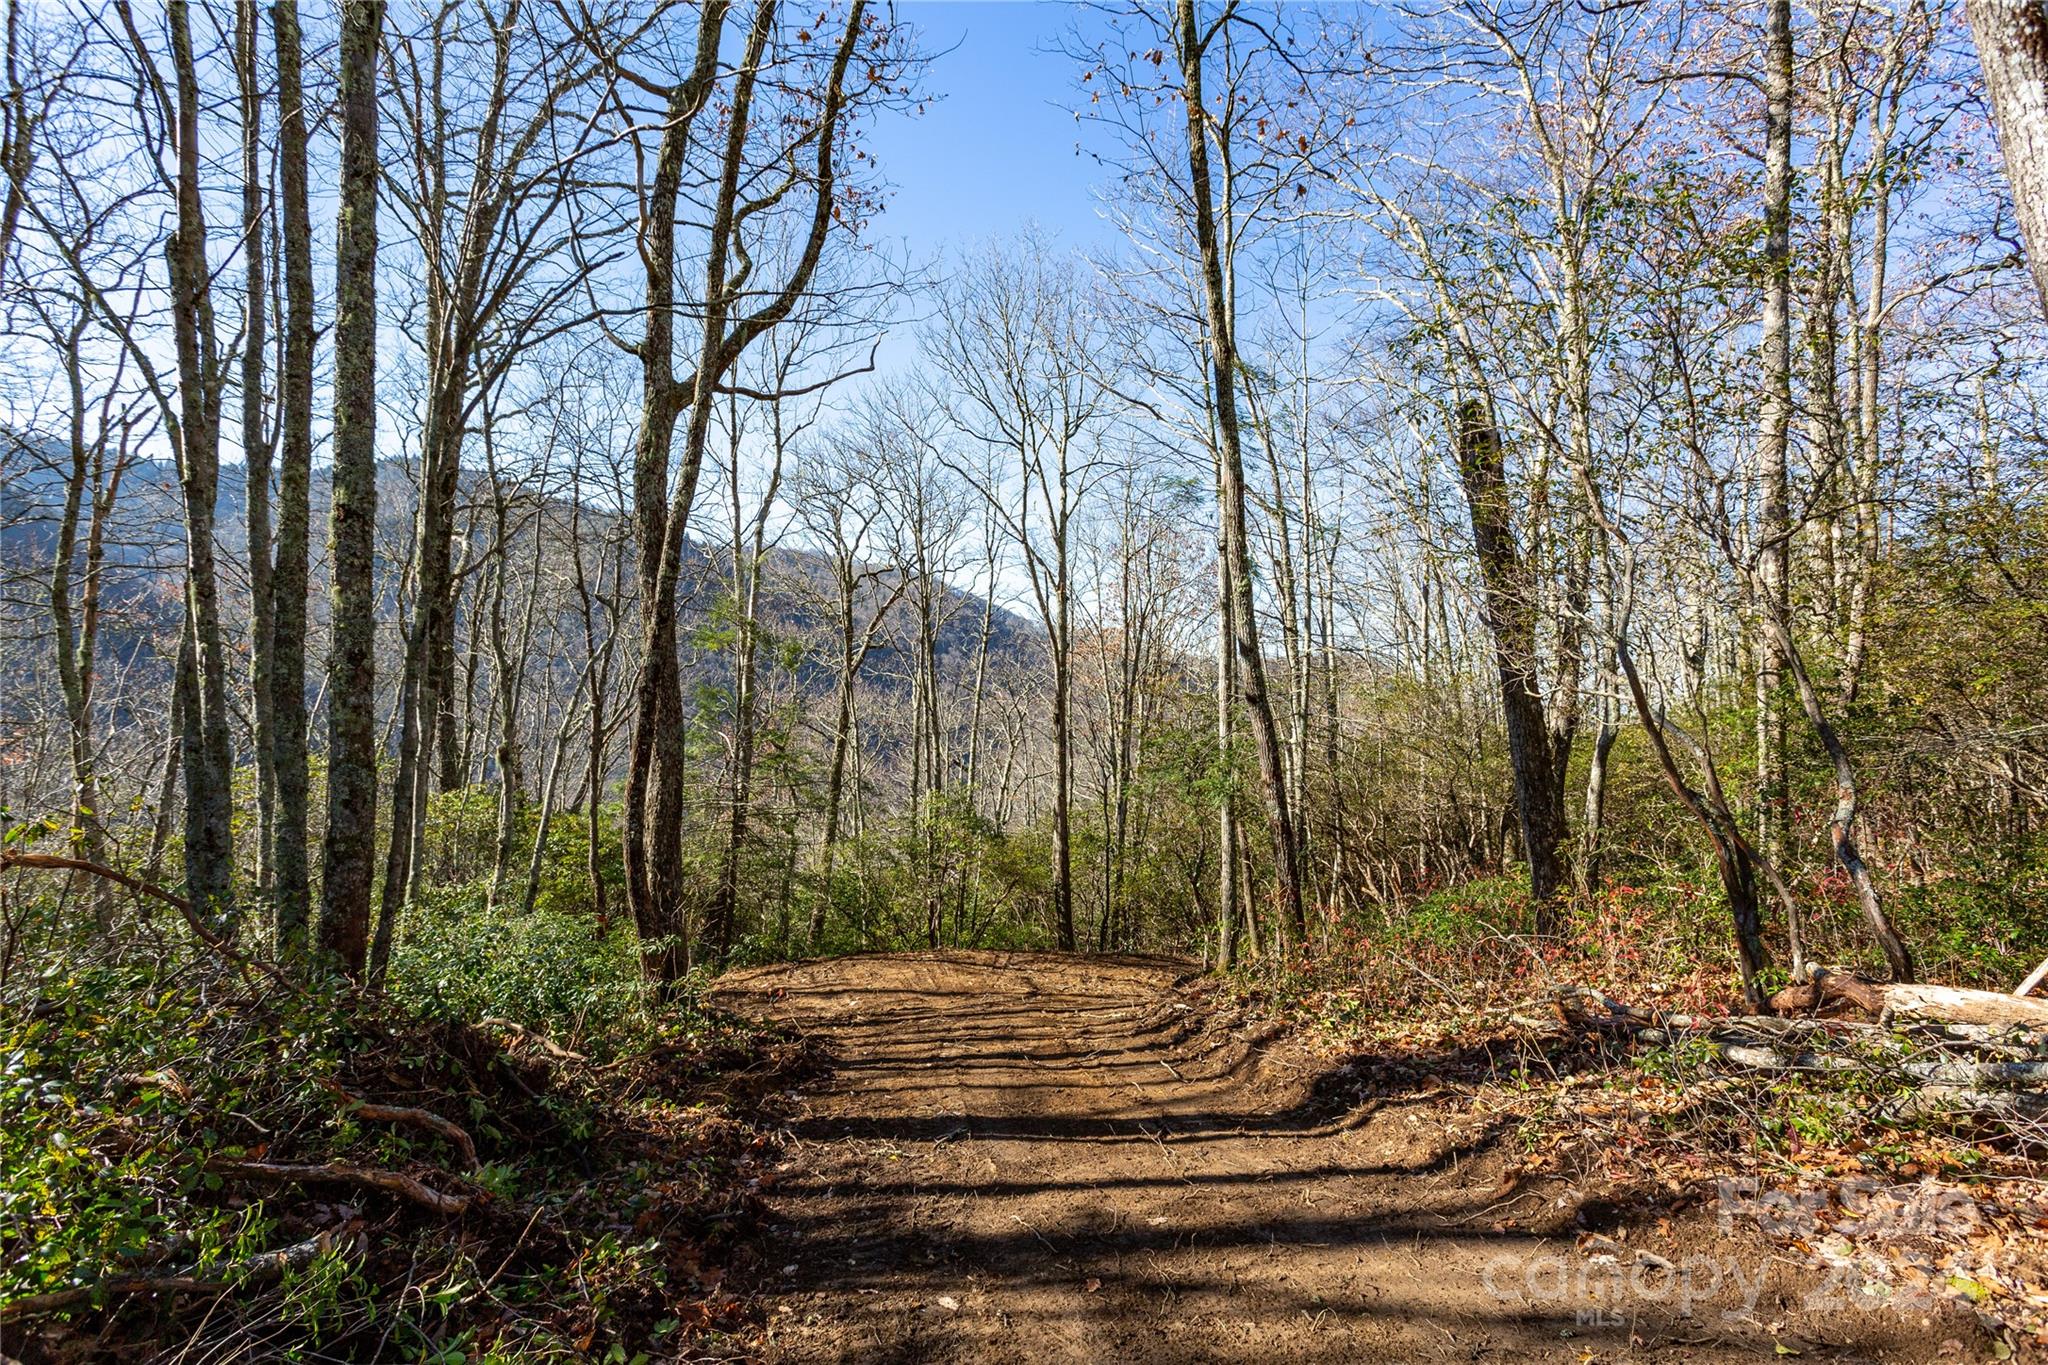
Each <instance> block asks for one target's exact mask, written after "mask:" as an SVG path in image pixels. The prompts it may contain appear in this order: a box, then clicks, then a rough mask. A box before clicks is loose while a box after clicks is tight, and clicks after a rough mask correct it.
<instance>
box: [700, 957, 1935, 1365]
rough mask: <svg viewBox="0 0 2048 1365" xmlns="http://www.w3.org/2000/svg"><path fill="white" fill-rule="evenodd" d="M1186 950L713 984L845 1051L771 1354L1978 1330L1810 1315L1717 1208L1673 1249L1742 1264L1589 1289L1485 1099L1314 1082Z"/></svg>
mask: <svg viewBox="0 0 2048 1365" xmlns="http://www.w3.org/2000/svg"><path fill="white" fill-rule="evenodd" d="M1185 973H1186V969H1185V968H1183V967H1177V966H1174V965H1171V964H1161V963H1158V962H1152V961H1145V960H1138V959H1122V958H1091V957H1069V956H1059V955H1051V954H1009V953H943V954H937V953H935V954H901V955H885V956H863V957H850V958H839V959H831V960H825V961H819V962H810V963H796V964H786V965H778V966H773V967H765V968H756V969H750V970H745V971H739V972H734V973H731V974H729V975H728V976H726V977H725V978H723V979H722V980H721V981H720V982H719V983H718V988H717V990H716V991H715V992H714V996H713V999H714V1001H715V1002H716V1003H718V1004H720V1005H723V1006H725V1007H727V1008H730V1009H734V1010H737V1011H739V1012H741V1013H745V1014H750V1015H754V1016H756V1017H763V1018H774V1019H778V1020H782V1021H785V1022H789V1023H792V1024H795V1025H796V1026H798V1027H800V1028H803V1029H805V1030H806V1031H808V1032H811V1033H812V1034H814V1035H815V1036H817V1037H819V1038H820V1039H821V1040H822V1041H823V1042H824V1044H825V1046H826V1048H827V1049H828V1052H829V1054H830V1056H831V1059H832V1063H833V1067H832V1071H831V1073H830V1074H829V1075H828V1076H827V1077H826V1078H824V1079H823V1080H822V1081H821V1082H820V1083H818V1084H817V1086H816V1087H815V1089H814V1091H813V1093H810V1094H809V1095H807V1096H805V1097H803V1099H802V1103H801V1105H800V1109H799V1113H798V1115H797V1116H796V1118H795V1119H794V1121H793V1122H792V1124H791V1133H790V1141H789V1143H788V1150H787V1153H786V1156H787V1166H788V1168H787V1169H786V1170H785V1171H784V1172H783V1173H782V1174H781V1176H780V1177H779V1180H778V1182H777V1183H776V1184H775V1185H774V1186H773V1187H772V1190H771V1192H770V1194H769V1196H768V1203H769V1218H768V1225H767V1229H766V1233H765V1237H766V1244H765V1247H764V1258H765V1264H766V1266H767V1271H766V1275H765V1278H766V1279H767V1280H768V1282H769V1283H768V1284H767V1285H766V1286H765V1297H766V1300H767V1303H766V1307H767V1317H768V1325H767V1336H766V1339H765V1344H764V1347H763V1349H764V1352H765V1354H766V1355H767V1356H768V1357H769V1358H770V1359H775V1360H789V1361H809V1360H820V1361H822V1360H846V1359H851V1360H872V1361H908V1360H1004V1361H1037V1360H1104V1361H1108V1360H1116V1361H1184V1360H1246V1359H1261V1358H1263V1359H1266V1360H1290V1361H1291V1360H1303V1361H1309V1360H1314V1361H1321V1360H1389V1361H1393V1360H1473V1359H1530V1360H1632V1359H1656V1360H1665V1359H1672V1360H1676V1359H1689V1360H1723V1359H1725V1360H1754V1359H1758V1358H1759V1357H1763V1358H1771V1357H1773V1356H1774V1355H1775V1345H1774V1342H1775V1340H1777V1339H1778V1338H1779V1337H1780V1336H1782V1335H1796V1336H1797V1337H1798V1339H1799V1340H1800V1341H1801V1342H1802V1343H1803V1344H1804V1345H1803V1348H1804V1349H1806V1350H1807V1353H1808V1354H1809V1356H1816V1355H1817V1356H1818V1357H1819V1358H1831V1357H1841V1356H1844V1355H1845V1354H1846V1356H1847V1357H1849V1358H1861V1359H1896V1360H1921V1359H1931V1358H1933V1356H1934V1352H1935V1349H1936V1346H1937V1345H1938V1344H1939V1342H1940V1341H1941V1339H1942V1338H1943V1337H1944V1336H1948V1335H1953V1334H1954V1329H1953V1327H1950V1328H1949V1329H1948V1330H1947V1331H1944V1330H1943V1329H1942V1326H1941V1324H1938V1323H1922V1322H1921V1321H1919V1320H1908V1319H1904V1318H1900V1317H1898V1316H1896V1315H1890V1314H1885V1315H1878V1314H1872V1313H1867V1312H1856V1311H1848V1310H1844V1311H1837V1312H1834V1313H1832V1314H1829V1313H1808V1312H1805V1311H1803V1309H1802V1307H1801V1303H1800V1293H1801V1288H1802V1280H1803V1278H1804V1275H1805V1272H1803V1271H1801V1270H1800V1269H1799V1268H1797V1267H1794V1266H1790V1265H1786V1264H1776V1265H1774V1264H1772V1263H1770V1261H1769V1260H1768V1258H1767V1257H1766V1256H1765V1255H1764V1254H1763V1253H1764V1252H1765V1250H1766V1249H1764V1248H1759V1247H1756V1246H1754V1245H1742V1244H1738V1243H1733V1242H1729V1243H1721V1242H1718V1241H1717V1240H1716V1239H1715V1238H1714V1236H1713V1221H1712V1217H1711V1215H1710V1214H1709V1215H1695V1216H1693V1217H1692V1218H1691V1219H1690V1220H1687V1221H1688V1224H1689V1226H1687V1227H1681V1228H1680V1229H1679V1230H1678V1231H1677V1233H1676V1234H1675V1237H1676V1240H1675V1241H1674V1242H1673V1243H1671V1244H1670V1245H1669V1246H1667V1247H1665V1248H1664V1250H1665V1252H1666V1254H1667V1255H1669V1256H1670V1257H1671V1258H1672V1259H1673V1260H1674V1261H1676V1260H1677V1259H1678V1249H1679V1248H1680V1247H1681V1246H1687V1247H1691V1248H1693V1249H1694V1252H1695V1254H1694V1255H1688V1256H1687V1257H1686V1258H1685V1260H1684V1264H1685V1265H1686V1266H1691V1265H1692V1264H1693V1263H1694V1261H1695V1260H1697V1261H1698V1262H1699V1264H1700V1265H1701V1266H1702V1267H1705V1266H1708V1265H1717V1266H1718V1265H1721V1264H1723V1263H1725V1264H1726V1266H1727V1267H1728V1269H1729V1270H1730V1271H1732V1272H1736V1274H1735V1276H1734V1278H1735V1283H1734V1284H1732V1285H1731V1284H1729V1283H1727V1282H1726V1280H1727V1277H1724V1276H1721V1275H1718V1274H1717V1275H1716V1277H1715V1279H1716V1284H1715V1286H1714V1292H1712V1293H1709V1292H1707V1289H1708V1286H1707V1284H1706V1282H1705V1279H1704V1276H1703V1275H1702V1277H1701V1278H1700V1280H1699V1281H1698V1282H1697V1283H1688V1282H1684V1281H1676V1280H1674V1281H1673V1282H1671V1283H1668V1284H1664V1285H1661V1286H1660V1285H1659V1284H1658V1282H1657V1279H1656V1277H1655V1276H1654V1275H1652V1276H1648V1277H1646V1280H1645V1283H1647V1285H1648V1291H1647V1292H1622V1293H1618V1294H1617V1293H1616V1292H1614V1287H1613V1286H1610V1285H1606V1284H1604V1283H1602V1282H1601V1281H1600V1277H1599V1276H1595V1277H1594V1279H1593V1281H1592V1282H1587V1281H1586V1280H1585V1278H1584V1271H1583V1270H1582V1269H1579V1268H1580V1267H1584V1266H1586V1265H1587V1264H1588V1261H1587V1258H1586V1257H1585V1256H1584V1255H1583V1254H1582V1253H1581V1252H1580V1251H1579V1250H1578V1249H1577V1248H1576V1247H1575V1245H1574V1243H1573V1240H1572V1239H1571V1238H1570V1237H1561V1238H1541V1237H1536V1236H1533V1235H1531V1234H1530V1233H1529V1232H1527V1231H1526V1230H1522V1229H1520V1228H1517V1227H1514V1226H1502V1224H1501V1221H1500V1219H1501V1215H1500V1213H1499V1210H1498V1209H1497V1208H1496V1206H1495V1194H1496V1192H1497V1187H1498V1185H1499V1181H1500V1176H1501V1173H1502V1171H1503V1169H1504V1162H1503V1159H1502V1158H1501V1156H1500V1155H1498V1154H1497V1153H1495V1152H1493V1151H1492V1150H1491V1148H1490V1139H1491V1138H1492V1137H1493V1136H1494V1135H1492V1134H1490V1133H1485V1132H1481V1131H1478V1130H1477V1129H1475V1128H1474V1127H1473V1121H1472V1120H1471V1118H1470V1116H1469V1114H1468V1113H1466V1112H1465V1111H1466V1109H1467V1107H1468V1106H1467V1105H1466V1104H1465V1102H1464V1101H1462V1100H1460V1099H1459V1098H1457V1097H1456V1096H1455V1095H1451V1094H1447V1093H1444V1092H1436V1093H1430V1094H1416V1095H1414V1096H1402V1097H1396V1098H1390V1099H1383V1100H1378V1101H1374V1102H1372V1104H1371V1106H1370V1107H1368V1108H1365V1109H1362V1110H1358V1111H1353V1112H1344V1111H1343V1110H1342V1108H1341V1107H1334V1106H1332V1105H1330V1104H1328V1103H1326V1102H1320V1101H1319V1100H1318V1099H1317V1096H1318V1094H1319V1093H1321V1091H1322V1089H1323V1088H1324V1087H1319V1085H1318V1080H1319V1078H1320V1077H1321V1067H1320V1065H1319V1064H1318V1063H1317V1062H1316V1061H1315V1059H1313V1058H1312V1057H1310V1056H1309V1055H1308V1054H1307V1053H1306V1052H1304V1051H1301V1050H1299V1049H1295V1048H1292V1047H1290V1046H1288V1045H1286V1044H1279V1045H1276V1046H1274V1047H1271V1048H1264V1049H1261V1048H1257V1047H1254V1046H1251V1045H1249V1041H1251V1040H1246V1039H1243V1038H1240V1037H1237V1036H1235V1035H1233V1034H1231V1033H1230V1032H1228V1030H1227V1029H1224V1028H1223V1027H1221V1025H1220V1022H1219V1021H1218V1020H1216V1019H1215V1018H1214V1017H1213V1016H1212V1015H1211V1014H1210V1013H1209V1012H1208V1010H1207V1008H1206V1006H1205V1005H1204V1004H1203V1002H1202V1001H1201V1000H1200V999H1199V997H1198V996H1196V995H1194V994H1193V993H1191V992H1189V991H1188V990H1186V989H1185V984H1184V982H1185ZM1523 1207H1524V1209H1526V1207H1527V1206H1526V1205H1525V1206H1523ZM1701 1253H1705V1254H1701ZM1626 1273H1627V1272H1626V1271H1623V1272H1622V1274H1623V1277H1624V1278H1625V1277H1626ZM1687 1299H1691V1300H1692V1302H1690V1303H1687V1302H1684V1300H1687ZM1589 1312H1598V1313H1600V1314H1602V1316H1600V1317H1598V1318H1593V1319H1589V1318H1588V1317H1586V1316H1584V1315H1585V1314H1587V1313H1589Z"/></svg>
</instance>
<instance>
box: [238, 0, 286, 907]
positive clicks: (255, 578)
mask: <svg viewBox="0 0 2048 1365" xmlns="http://www.w3.org/2000/svg"><path fill="white" fill-rule="evenodd" d="M257 27H258V24H257V18H256V0H236V4H235V74H236V76H237V77H238V80H239V84H240V86H241V106H242V261H243V265H244V267H245V268H246V272H247V279H248V291H249V301H248V305H247V307H246V308H245V310H244V314H243V324H242V458H243V462H244V463H243V468H244V471H245V472H246V474H247V476H248V477H247V487H246V493H245V498H246V501H245V504H244V510H245V511H246V512H247V514H248V552H249V661H250V679H249V682H250V688H249V691H250V710H251V711H252V712H253V713H254V717H255V726H254V730H255V733H254V734H253V735H252V736H251V739H252V741H253V743H254V746H255V749H256V886H257V889H258V891H259V893H260V894H261V895H262V896H263V898H264V900H265V902H266V904H267V903H268V901H269V899H270V893H271V889H272V881H273V877H274V869H273V867H272V863H273V858H274V847H275V845H274V840H275V837H276V816H277V775H276V769H275V766H274V764H275V754H274V753H273V749H272V746H273V745H274V744H275V742H276V740H275V726H274V724H273V722H272V717H271V684H270V670H271V654H272V646H271V641H272V639H273V630H274V628H275V621H274V617H273V616H272V612H271V581H270V456H271V448H270V433H269V430H268V429H267V423H266V420H265V417H264V405H263V368H264V348H265V347H266V346H268V345H269V335H268V327H267V325H266V324H267V322H268V320H269V314H270V299H269V286H268V284H267V283H266V282H265V274H264V259H263V243H264V218H265V214H264V208H263V178H264V176H263V82H262V74H261V71H260V69H259V66H258V61H257V41H256V36H257V35H256V30H257Z"/></svg>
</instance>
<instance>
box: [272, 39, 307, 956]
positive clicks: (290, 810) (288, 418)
mask: <svg viewBox="0 0 2048 1365" xmlns="http://www.w3.org/2000/svg"><path fill="white" fill-rule="evenodd" d="M271 26H272V29H273V31H274V34H275V38H276V42H277V101H278V134H277V136H278V158H277V159H278V175H279V181H280V185H279V189H280V191H281V193H280V198H281V201H282V202H281V205H280V207H281V210H282V220H283V221H282V224H281V226H282V231H281V232H280V233H279V240H280V241H281V242H282V243H283V248H284V301H285V318H284V358H283V368H282V371H281V373H280V374H279V376H278V380H279V383H278V434H279V437H280V454H281V456H282V459H281V462H280V465H279V469H278V485H277V503H278V505H277V558H276V564H275V567H274V569H273V570H272V573H271V580H270V597H271V631H270V642H271V643H270V650H271V660H270V688H271V699H270V723H271V733H272V736H273V757H272V760H271V764H272V771H273V773H274V778H273V780H274V781H275V783H276V787H277V817H276V825H275V828H274V830H273V832H272V839H271V846H272V859H273V887H272V899H273V901H274V903H275V905H276V916H277V938H278V948H279V951H280V953H281V954H282V955H283V956H284V957H285V958H286V959H287V960H290V959H296V958H301V957H303V956H304V954H305V950H306V935H307V925H308V921H309V919H310V917H311V915H310V905H309V900H310V897H311V894H312V891H311V884H310V883H311V878H310V875H309V872H310V870H309V868H308V866H307V861H308V849H307V840H308V837H309V836H308V830H307V809H306V808H307V799H308V793H309V790H310V787H311V785H312V782H311V776H310V773H309V771H308V764H307V758H306V727H307V716H306V638H305V637H306V592H307V574H308V567H307V561H308V553H309V552H308V545H307V541H308V539H309V523H310V520H311V516H312V513H311V501H312V499H311V486H312V468H313V342H314V327H315V319H314V316H313V223H312V212H311V209H310V207H309V205H308V190H307V184H306V179H307V169H306V110H305V98H304V94H303V92H302V90H301V82H300V70H301V64H302V60H303V58H302V55H301V53H300V50H299V7H298V3H297V0H275V4H274V6H273V8H272V10H271Z"/></svg>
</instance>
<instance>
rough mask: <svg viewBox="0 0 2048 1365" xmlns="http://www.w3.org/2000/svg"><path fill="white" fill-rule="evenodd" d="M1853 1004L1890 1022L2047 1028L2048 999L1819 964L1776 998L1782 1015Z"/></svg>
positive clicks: (1776, 1007)
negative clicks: (1872, 977)
mask: <svg viewBox="0 0 2048 1365" xmlns="http://www.w3.org/2000/svg"><path fill="white" fill-rule="evenodd" d="M1836 1003H1840V1004H1847V1005H1853V1006H1855V1007H1856V1008H1857V1009H1859V1010H1861V1011H1863V1012H1864V1013H1865V1014H1869V1015H1873V1016H1876V1017H1878V1018H1879V1019H1882V1020H1883V1021H1885V1022H1886V1023H1916V1024H1977V1025H1985V1026H1989V1027H1993V1028H2014V1027H2019V1028H2034V1029H2042V1030H2048V1001H2044V1000H2033V999H2028V998H2027V997H2025V996H2021V995H2006V994H2004V993H2003V992H2000V991H1978V990H1968V989H1965V988H1963V987H1960V986H1926V985H1918V984H1913V983H1908V982H1892V983H1889V984H1886V983H1884V982H1879V981H1867V980H1865V979H1863V978H1862V977H1859V976H1856V975H1855V974H1854V973H1851V972H1842V971H1829V970H1828V969H1826V968H1824V967H1817V968H1815V969H1814V970H1813V973H1812V975H1811V976H1809V977H1808V978H1807V979H1806V980H1804V981H1799V982H1795V983H1793V984H1792V985H1790V986H1787V987H1786V988H1785V989H1784V990H1782V991H1779V992H1778V993H1777V994H1776V995H1774V996H1772V997H1771V1008H1772V1009H1774V1010H1776V1011H1778V1012H1779V1013H1780V1014H1799V1013H1807V1012H1811V1011H1813V1010H1817V1009H1820V1008H1822V1007H1824V1006H1826V1005H1829V1004H1836Z"/></svg>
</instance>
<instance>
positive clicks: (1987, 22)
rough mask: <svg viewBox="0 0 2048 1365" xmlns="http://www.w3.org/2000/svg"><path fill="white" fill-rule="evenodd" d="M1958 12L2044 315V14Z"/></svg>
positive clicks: (1975, 6)
mask: <svg viewBox="0 0 2048 1365" xmlns="http://www.w3.org/2000/svg"><path fill="white" fill-rule="evenodd" d="M1963 8H1964V11H1965V12H1966V13H1967V14H1968V15H1969V18H1970V33H1971V36H1972V37H1974V38H1975V39H1976V41H1977V60H1978V63H1979V64H1980V65H1981V66H1982V67H1983V68H1984V86H1985V89H1986V90H1987V91H1988V92H1989V93H1990V95H1991V117H1992V122H1994V123H1995V124H1996V125H1997V126H1998V145H1999V147H2000V148H2001V149H2003V151H2004V152H2005V173H2006V178H2007V179H2009V180H2010V181H2011V182H2012V199H2013V207H2014V208H2015V209H2016V210H2018V215H2019V220H2020V231H2021V233H2022V234H2024V236H2025V238H2026V243H2027V268H2028V269H2029V270H2031V271H2032V272H2033V276H2034V292H2035V293H2036V294H2038V295H2039V296H2040V302H2041V309H2042V312H2043V313H2048V7H2044V6H2043V5H2042V3H2041V0H1965V4H1964V6H1963Z"/></svg>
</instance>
